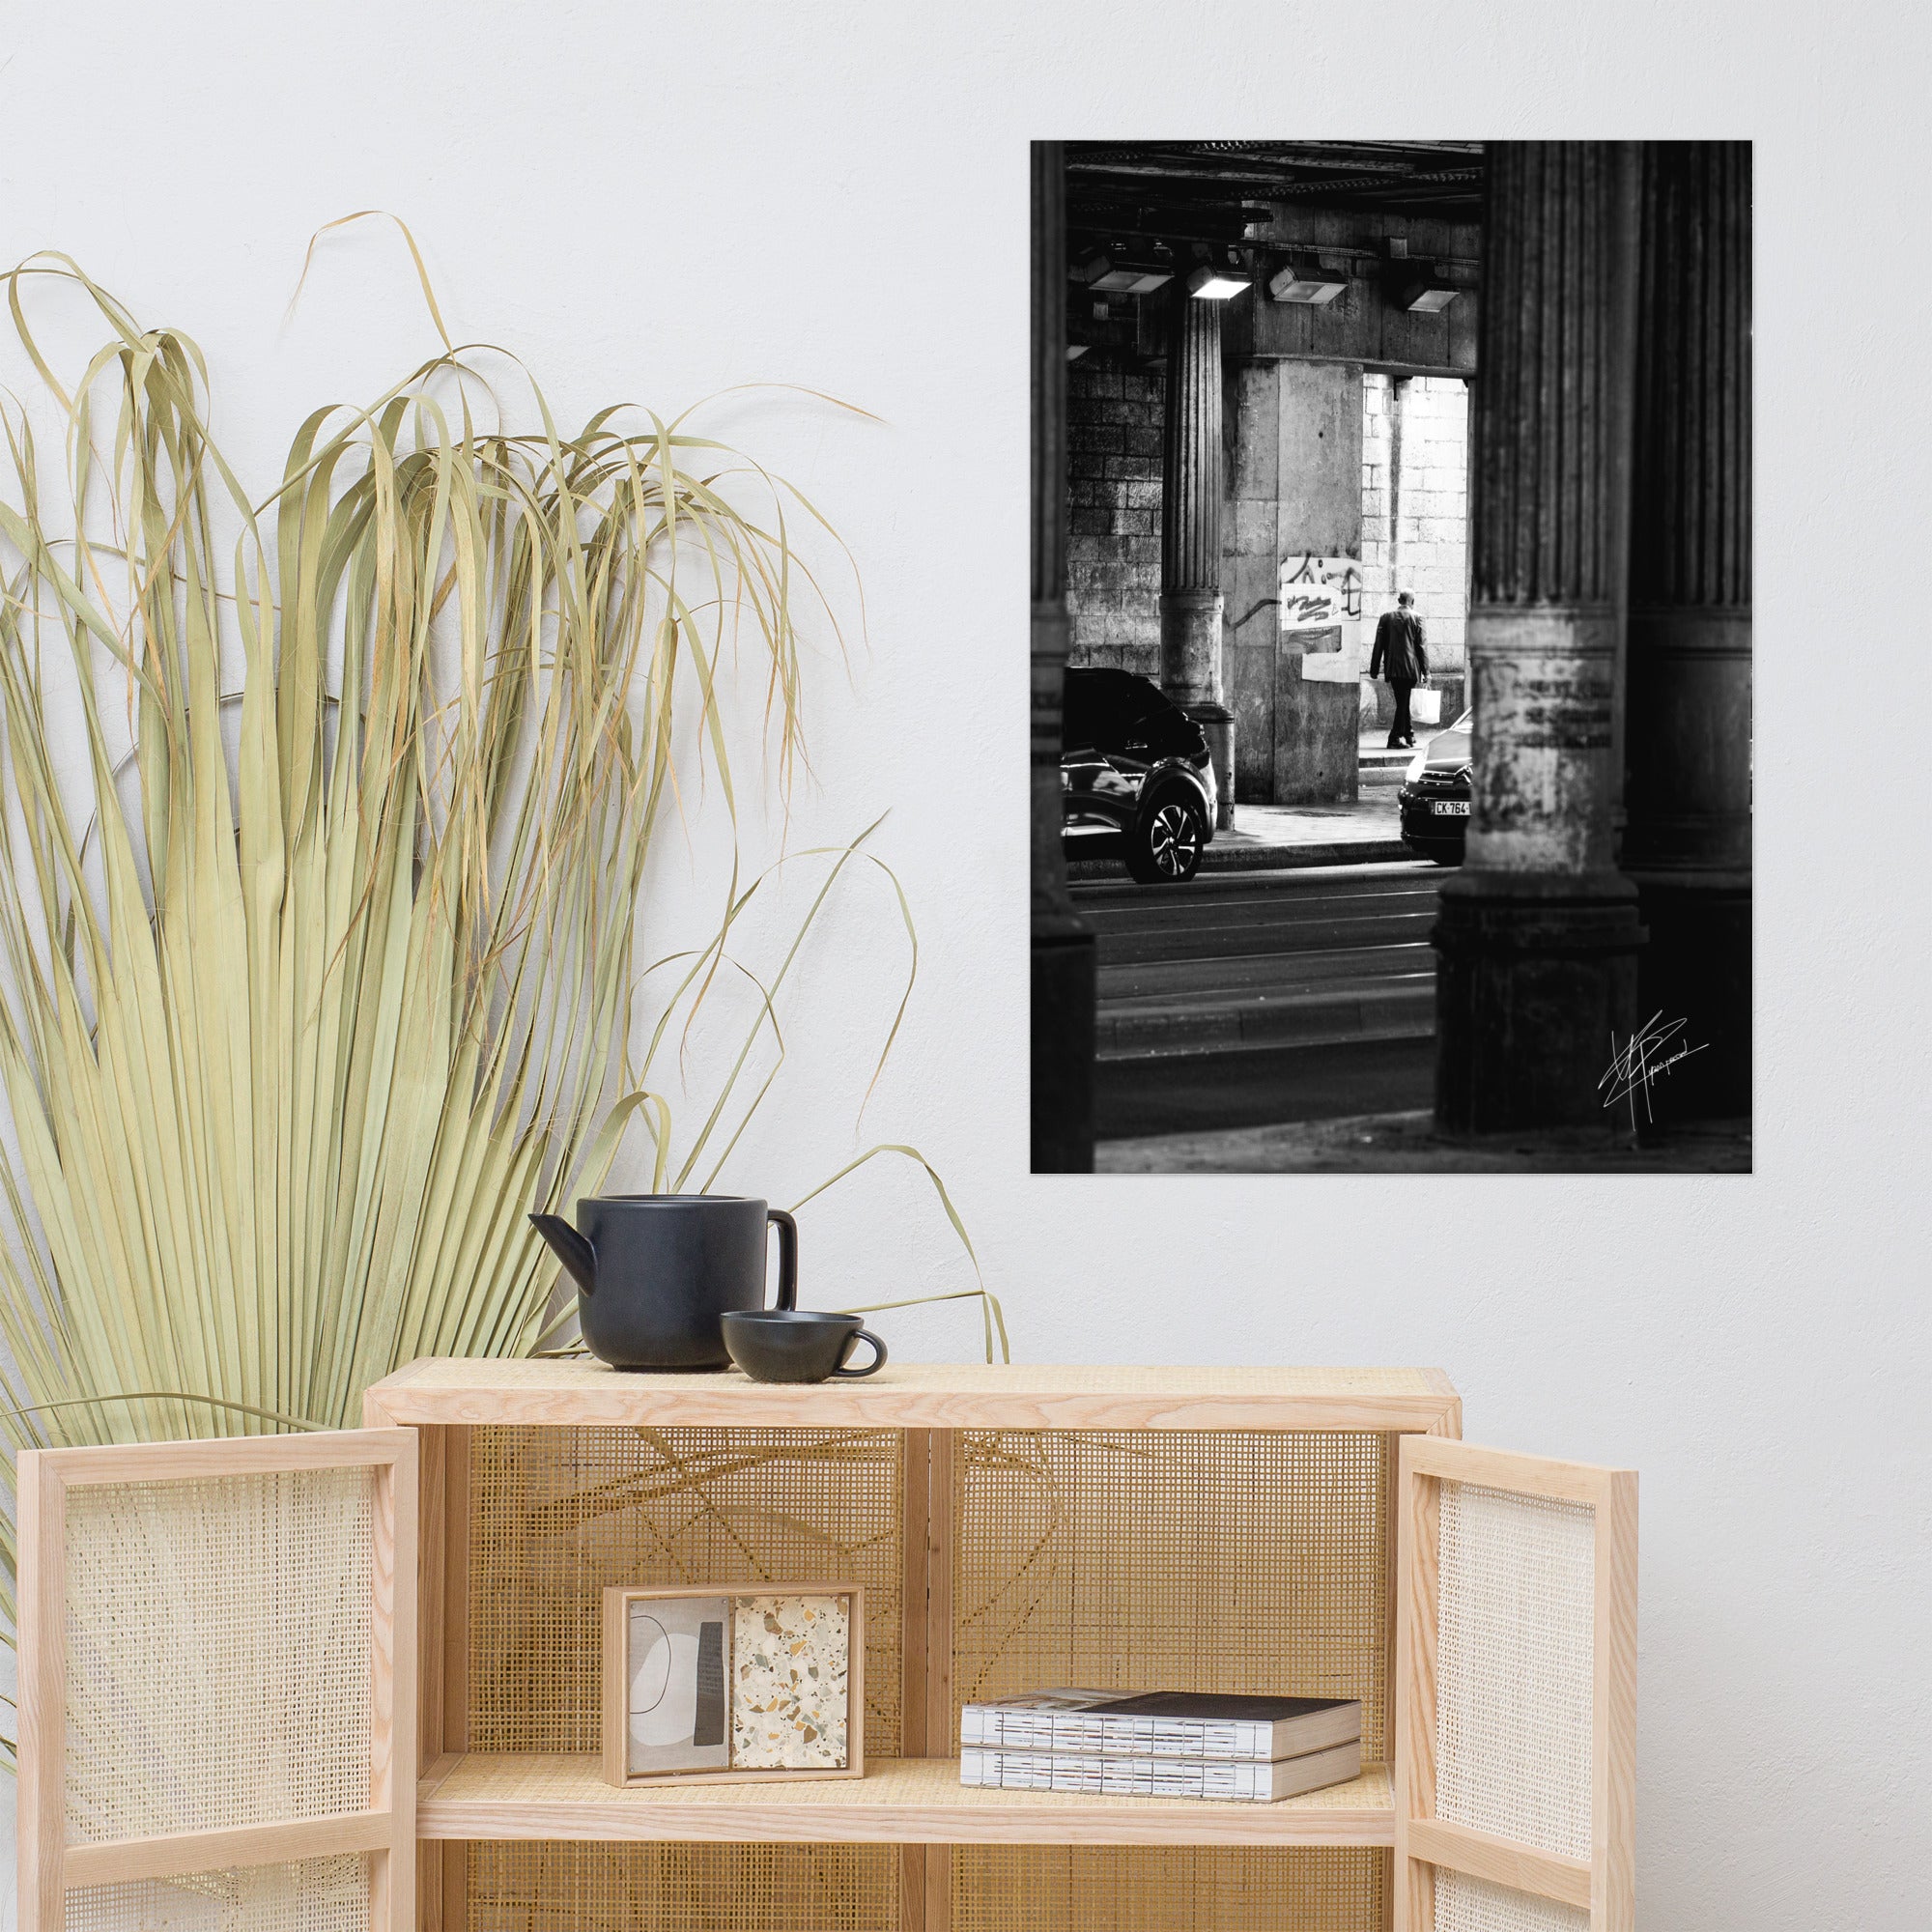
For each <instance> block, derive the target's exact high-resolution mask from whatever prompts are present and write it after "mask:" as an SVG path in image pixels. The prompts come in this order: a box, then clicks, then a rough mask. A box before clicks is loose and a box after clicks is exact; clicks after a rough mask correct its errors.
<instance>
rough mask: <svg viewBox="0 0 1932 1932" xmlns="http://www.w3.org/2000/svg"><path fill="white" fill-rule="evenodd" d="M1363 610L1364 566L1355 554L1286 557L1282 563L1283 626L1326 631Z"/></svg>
mask: <svg viewBox="0 0 1932 1932" xmlns="http://www.w3.org/2000/svg"><path fill="white" fill-rule="evenodd" d="M1361 614H1362V566H1361V565H1360V564H1359V563H1358V562H1356V560H1355V559H1354V558H1353V557H1352V556H1317V555H1316V554H1314V553H1313V552H1312V551H1301V552H1297V553H1296V554H1294V555H1293V556H1290V557H1285V558H1283V560H1282V566H1281V628H1282V629H1283V630H1284V631H1325V630H1328V629H1330V628H1331V627H1332V626H1334V625H1336V624H1340V623H1342V622H1344V621H1345V620H1347V619H1349V618H1353V617H1359V616H1360V615H1361Z"/></svg>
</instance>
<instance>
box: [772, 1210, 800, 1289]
mask: <svg viewBox="0 0 1932 1932" xmlns="http://www.w3.org/2000/svg"><path fill="white" fill-rule="evenodd" d="M766 1218H767V1219H768V1220H769V1221H770V1222H771V1224H772V1226H773V1227H775V1228H776V1229H777V1230H778V1231H779V1298H778V1300H777V1301H776V1302H774V1303H773V1304H772V1305H773V1306H774V1307H775V1308H796V1307H797V1306H798V1223H797V1222H796V1221H794V1220H793V1219H792V1218H791V1216H790V1215H789V1214H787V1213H786V1212H785V1210H784V1209H783V1208H771V1209H770V1210H769V1212H768V1214H767V1216H766Z"/></svg>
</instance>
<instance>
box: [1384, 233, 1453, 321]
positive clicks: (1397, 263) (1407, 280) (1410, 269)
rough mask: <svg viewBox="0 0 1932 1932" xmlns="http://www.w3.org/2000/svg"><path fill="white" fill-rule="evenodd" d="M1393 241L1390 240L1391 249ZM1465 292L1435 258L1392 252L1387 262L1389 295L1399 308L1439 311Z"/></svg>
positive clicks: (1418, 312)
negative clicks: (1437, 263)
mask: <svg viewBox="0 0 1932 1932" xmlns="http://www.w3.org/2000/svg"><path fill="white" fill-rule="evenodd" d="M1394 245H1395V244H1394V243H1393V242H1391V244H1390V246H1391V249H1392V250H1393V248H1394ZM1404 245H1405V247H1406V243H1405V244H1404ZM1462 293H1463V291H1462V290H1461V288H1459V287H1458V286H1457V284H1456V283H1454V282H1452V281H1451V280H1450V279H1449V278H1448V276H1447V275H1445V274H1443V273H1442V272H1441V271H1440V270H1438V269H1437V267H1436V265H1435V263H1434V262H1426V261H1423V260H1422V259H1421V258H1420V257H1419V256H1412V255H1409V256H1405V255H1403V254H1392V257H1391V260H1390V262H1389V265H1388V296H1389V299H1390V300H1391V301H1392V302H1394V303H1395V305H1396V307H1397V308H1406V309H1407V310H1408V312H1409V313H1410V314H1411V315H1440V314H1441V313H1442V311H1443V310H1444V309H1445V308H1447V307H1448V306H1449V304H1450V303H1451V302H1452V301H1454V300H1455V299H1456V298H1457V297H1458V296H1459V295H1461V294H1462Z"/></svg>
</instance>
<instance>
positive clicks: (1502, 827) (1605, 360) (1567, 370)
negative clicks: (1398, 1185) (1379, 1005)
mask: <svg viewBox="0 0 1932 1932" xmlns="http://www.w3.org/2000/svg"><path fill="white" fill-rule="evenodd" d="M1635 163H1636V156H1635V152H1634V144H1631V143H1628V142H1501V143H1497V144H1495V145H1493V146H1492V147H1491V149H1490V150H1489V167H1488V176H1489V187H1488V194H1489V205H1488V216H1487V224H1486V230H1485V236H1484V256H1485V266H1484V296H1483V309H1482V341H1481V351H1480V356H1479V367H1478V375H1477V379H1476V384H1475V393H1474V398H1473V400H1474V404H1475V416H1476V419H1475V425H1474V428H1475V439H1474V440H1475V462H1474V466H1473V475H1474V500H1473V504H1472V522H1473V526H1474V527H1473V531H1472V536H1473V540H1474V548H1475V566H1474V574H1475V597H1474V605H1473V609H1472V610H1471V611H1470V616H1469V658H1470V673H1471V685H1472V694H1473V699H1474V703H1475V710H1476V721H1475V798H1474V805H1473V810H1472V812H1471V816H1470V822H1469V839H1468V861H1467V864H1466V865H1465V866H1464V867H1463V870H1462V871H1460V872H1459V873H1458V874H1457V875H1456V876H1455V877H1454V878H1453V879H1452V880H1450V881H1449V882H1448V883H1447V884H1446V885H1445V886H1444V887H1443V890H1442V907H1441V916H1440V918H1439V920H1438V922H1437V924H1436V927H1435V947H1436V950H1437V952H1438V954H1439V955H1440V956H1439V960H1438V965H1437V971H1436V1088H1435V1113H1436V1121H1437V1123H1438V1125H1439V1126H1440V1127H1442V1128H1443V1129H1444V1130H1446V1131H1449V1132H1455V1133H1482V1132H1497V1131H1505V1130H1511V1129H1517V1128H1524V1127H1537V1126H1558V1125H1566V1124H1581V1123H1587V1122H1594V1121H1606V1120H1607V1119H1608V1118H1609V1117H1608V1116H1606V1114H1605V1110H1604V1106H1603V1097H1602V1094H1600V1092H1599V1089H1598V1082H1599V1079H1600V1077H1601V1076H1602V1074H1603V1073H1604V1071H1605V1066H1606V1065H1607V1064H1608V1061H1609V1057H1610V1051H1611V1045H1610V1042H1611V1036H1612V1034H1614V1035H1615V1036H1616V1037H1617V1038H1618V1040H1619V1041H1622V1040H1624V1039H1627V1038H1628V1037H1629V1034H1630V1030H1631V1025H1632V1019H1633V1012H1634V1005H1635V999H1636V953H1637V949H1638V947H1639V946H1640V945H1641V943H1642V937H1643V934H1642V928H1641V926H1640V925H1639V923H1638V921H1637V910H1636V890H1635V888H1634V886H1633V885H1632V884H1631V883H1630V881H1629V880H1627V879H1626V878H1624V877H1623V876H1622V874H1621V873H1620V872H1619V871H1618V870H1617V868H1616V850H1615V841H1616V808H1617V796H1618V792H1619V790H1620V789H1621V777H1622V774H1621V770H1620V768H1619V763H1618V759H1617V756H1616V751H1617V744H1618V733H1619V725H1618V718H1617V702H1618V698H1619V696H1620V695H1621V686H1622V674H1621V661H1622V656H1623V635H1624V596H1625V576H1626V570H1627V562H1628V555H1629V538H1628V523H1629V518H1628V505H1629V498H1630V421H1631V408H1630V405H1631V387H1632V373H1633V372H1632V337H1633V329H1634V296H1635V277H1634V266H1635V186H1636V180H1635Z"/></svg>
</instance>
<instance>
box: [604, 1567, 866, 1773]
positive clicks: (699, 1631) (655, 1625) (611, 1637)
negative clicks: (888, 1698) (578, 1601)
mask: <svg viewBox="0 0 1932 1932" xmlns="http://www.w3.org/2000/svg"><path fill="white" fill-rule="evenodd" d="M865 1665H866V1639H865V1593H864V1591H862V1590H861V1589H860V1588H859V1586H858V1585H857V1584H855V1583H790V1584H785V1585H783V1586H781V1587H774V1586H769V1585H764V1586H760V1587H758V1588H756V1589H751V1588H746V1587H743V1586H738V1587H733V1588H725V1589H721V1588H719V1587H718V1586H716V1585H715V1584H696V1585H689V1586H685V1587H682V1588H677V1589H627V1588H624V1587H623V1586H621V1585H616V1586H612V1587H611V1588H610V1589H607V1590H606V1591H605V1592H604V1710H603V1737H604V1776H605V1777H606V1778H608V1779H609V1780H610V1782H611V1783H612V1784H642V1783H646V1782H650V1781H654V1780H660V1779H668V1780H672V1781H683V1780H686V1779H696V1778H733V1779H737V1780H739V1781H742V1782H747V1783H749V1782H753V1781H759V1780H781V1779H787V1778H794V1777H863V1776H865V1772H866V1753H865V1736H864V1733H865V1715H866V1686H865Z"/></svg>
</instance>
